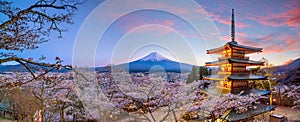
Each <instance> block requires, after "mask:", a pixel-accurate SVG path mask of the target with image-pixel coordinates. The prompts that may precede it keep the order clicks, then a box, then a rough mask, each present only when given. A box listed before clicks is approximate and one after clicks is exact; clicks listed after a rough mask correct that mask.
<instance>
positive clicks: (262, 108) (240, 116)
mask: <svg viewBox="0 0 300 122" xmlns="http://www.w3.org/2000/svg"><path fill="white" fill-rule="evenodd" d="M255 106H257V108H256V109H254V108H250V109H248V111H247V112H243V113H236V111H235V110H227V111H226V112H225V113H224V114H223V115H222V116H221V119H224V120H227V121H230V122H231V121H240V120H245V119H247V118H252V117H254V116H257V115H259V114H262V113H265V112H268V111H272V110H275V106H269V105H262V104H256V105H255Z"/></svg>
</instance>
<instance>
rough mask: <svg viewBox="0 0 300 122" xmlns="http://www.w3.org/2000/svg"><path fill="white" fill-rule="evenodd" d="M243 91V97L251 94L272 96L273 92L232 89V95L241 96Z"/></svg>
mask: <svg viewBox="0 0 300 122" xmlns="http://www.w3.org/2000/svg"><path fill="white" fill-rule="evenodd" d="M242 91H243V93H242V94H241V95H243V96H244V95H250V94H255V95H258V96H264V95H270V94H271V91H270V90H259V89H254V88H252V89H250V88H248V89H247V88H246V89H245V88H234V89H231V91H230V92H231V93H232V94H239V93H241V92H242Z"/></svg>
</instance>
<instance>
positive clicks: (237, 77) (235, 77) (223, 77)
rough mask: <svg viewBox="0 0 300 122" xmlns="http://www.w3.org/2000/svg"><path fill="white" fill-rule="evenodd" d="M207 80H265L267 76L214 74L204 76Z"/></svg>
mask: <svg viewBox="0 0 300 122" xmlns="http://www.w3.org/2000/svg"><path fill="white" fill-rule="evenodd" d="M205 78H206V79H208V80H266V79H267V76H261V75H254V74H249V73H232V74H229V75H226V74H214V75H207V76H205Z"/></svg>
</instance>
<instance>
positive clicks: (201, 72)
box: [199, 66, 212, 80]
mask: <svg viewBox="0 0 300 122" xmlns="http://www.w3.org/2000/svg"><path fill="white" fill-rule="evenodd" d="M211 72H212V71H211V69H210V70H208V69H207V67H205V66H201V67H199V80H203V78H204V76H206V75H210V74H211Z"/></svg>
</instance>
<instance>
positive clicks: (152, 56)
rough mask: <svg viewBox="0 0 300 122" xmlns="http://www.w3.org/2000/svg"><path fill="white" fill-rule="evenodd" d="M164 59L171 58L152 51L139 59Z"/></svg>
mask: <svg viewBox="0 0 300 122" xmlns="http://www.w3.org/2000/svg"><path fill="white" fill-rule="evenodd" d="M163 60H169V59H167V58H166V57H164V56H162V55H160V54H159V53H157V52H152V53H150V54H148V55H147V56H145V57H143V58H141V59H139V61H163Z"/></svg>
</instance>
